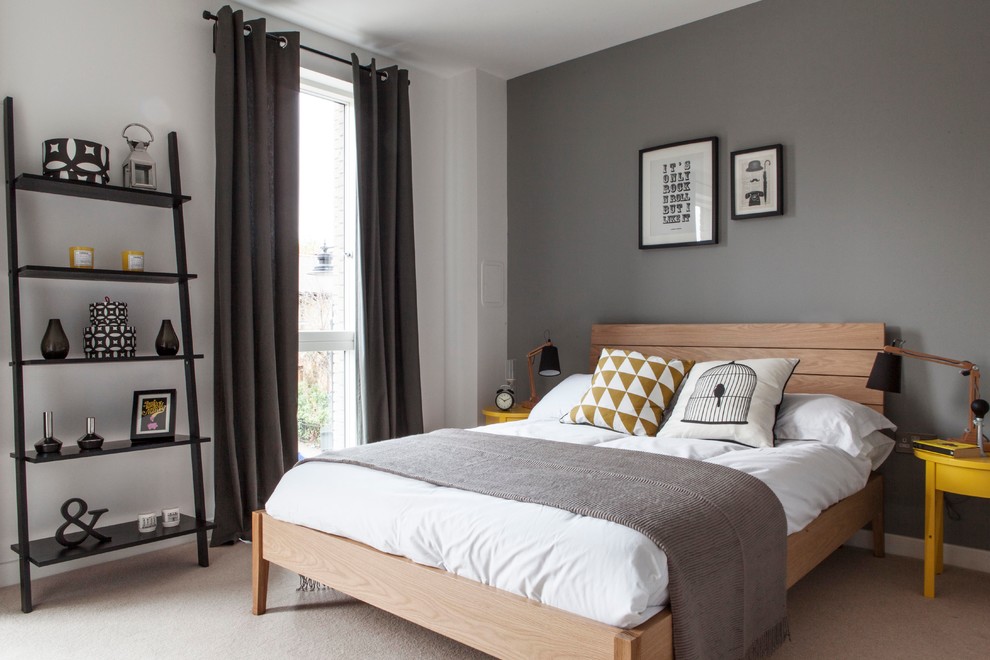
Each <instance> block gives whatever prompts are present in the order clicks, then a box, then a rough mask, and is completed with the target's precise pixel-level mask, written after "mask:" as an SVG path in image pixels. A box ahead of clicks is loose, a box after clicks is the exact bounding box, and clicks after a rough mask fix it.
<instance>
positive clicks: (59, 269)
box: [17, 266, 197, 284]
mask: <svg viewBox="0 0 990 660" xmlns="http://www.w3.org/2000/svg"><path fill="white" fill-rule="evenodd" d="M17 274H18V275H19V276H20V277H22V278H33V279H49V280H83V281H94V280H97V281H102V282H141V283H143V284H175V283H177V282H182V281H188V280H194V279H196V277H197V276H196V275H194V274H192V273H186V274H182V273H156V272H145V271H128V270H111V269H107V268H66V267H64V266H21V267H20V268H18V269H17Z"/></svg>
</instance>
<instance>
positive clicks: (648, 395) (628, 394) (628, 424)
mask: <svg viewBox="0 0 990 660" xmlns="http://www.w3.org/2000/svg"><path fill="white" fill-rule="evenodd" d="M692 364H694V363H693V362H691V361H690V360H664V359H663V358H659V357H655V356H650V357H647V356H645V355H643V354H642V353H639V352H637V351H626V350H621V349H614V348H605V349H603V350H602V355H601V357H600V358H599V360H598V365H597V366H596V367H595V373H594V375H593V376H592V378H591V387H590V388H588V391H587V392H585V393H584V396H582V397H581V401H580V403H578V405H576V406H575V407H574V408H572V409H571V411H570V412H569V413H567V414H566V415H564V416H563V417H562V418H561V420H560V421H561V422H564V423H568V424H590V425H592V426H599V427H602V428H607V429H611V430H613V431H619V432H620V433H628V434H629V435H656V434H657V430H658V429H659V428H660V421H661V420H662V419H663V413H664V411H665V410H666V409H667V406H669V405H670V401H671V399H673V398H674V392H676V391H677V388H678V386H679V385H680V384H681V382H682V381H683V380H684V375H685V374H686V373H687V372H688V371H689V370H690V369H691V365H692Z"/></svg>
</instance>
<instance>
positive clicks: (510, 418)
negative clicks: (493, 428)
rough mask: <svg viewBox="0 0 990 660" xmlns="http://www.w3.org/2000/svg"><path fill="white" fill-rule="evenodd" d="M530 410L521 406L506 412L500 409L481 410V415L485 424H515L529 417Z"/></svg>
mask: <svg viewBox="0 0 990 660" xmlns="http://www.w3.org/2000/svg"><path fill="white" fill-rule="evenodd" d="M529 413H530V409H529V408H523V407H522V406H513V407H512V408H509V409H508V410H502V409H500V408H482V409H481V414H482V415H484V416H485V424H501V423H502V422H515V421H518V420H520V419H527V418H528V417H529Z"/></svg>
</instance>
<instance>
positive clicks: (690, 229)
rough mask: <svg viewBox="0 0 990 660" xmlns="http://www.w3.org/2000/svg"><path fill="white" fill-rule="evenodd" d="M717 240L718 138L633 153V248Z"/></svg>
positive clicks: (695, 243) (675, 143)
mask: <svg viewBox="0 0 990 660" xmlns="http://www.w3.org/2000/svg"><path fill="white" fill-rule="evenodd" d="M715 243H718V138H717V137H707V138H701V139H699V140H687V141H684V142H674V143H671V144H664V145H661V146H659V147H650V148H649V149H641V150H640V152H639V249H641V250H645V249H650V248H664V247H681V246H685V245H712V244H715Z"/></svg>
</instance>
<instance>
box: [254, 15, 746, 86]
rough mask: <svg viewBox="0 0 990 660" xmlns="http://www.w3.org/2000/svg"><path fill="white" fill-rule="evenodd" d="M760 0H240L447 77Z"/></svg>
mask: <svg viewBox="0 0 990 660" xmlns="http://www.w3.org/2000/svg"><path fill="white" fill-rule="evenodd" d="M755 1H756V0H611V2H610V1H609V0H596V1H594V2H592V1H590V0H239V2H240V4H243V5H245V6H248V7H252V8H254V9H257V10H259V11H263V12H265V13H266V14H269V15H271V16H275V17H277V18H281V19H283V20H286V21H291V22H293V23H295V24H297V25H300V26H303V27H306V28H309V29H311V30H315V31H317V32H321V33H323V34H326V35H329V36H331V37H333V38H335V39H339V40H341V41H344V42H347V43H349V44H352V45H354V46H358V47H360V48H364V49H367V50H369V51H372V52H374V53H378V54H380V55H383V56H385V57H389V58H392V59H394V60H396V61H399V62H401V63H403V64H404V65H407V66H415V67H417V68H420V69H423V70H426V71H429V72H431V73H434V74H437V75H440V76H443V77H448V76H452V75H456V74H458V73H462V72H464V71H467V70H470V69H480V70H482V71H486V72H488V73H491V74H493V75H496V76H499V77H500V78H506V79H508V78H514V77H516V76H519V75H522V74H524V73H529V72H530V71H536V70H538V69H542V68H544V67H548V66H551V65H553V64H559V63H560V62H566V61H567V60H571V59H574V58H575V57H580V56H582V55H587V54H588V53H594V52H596V51H599V50H602V49H605V48H609V47H611V46H615V45H617V44H621V43H625V42H627V41H632V40H634V39H639V38H640V37H645V36H648V35H651V34H655V33H657V32H662V31H664V30H669V29H670V28H673V27H677V26H678V25H684V24H686V23H691V22H693V21H697V20H699V19H702V18H706V17H708V16H713V15H715V14H718V13H721V12H724V11H729V10H730V9H735V8H736V7H741V6H743V5H748V4H750V3H752V2H755ZM335 54H339V53H335ZM342 55H343V56H345V57H346V56H347V53H343V54H342Z"/></svg>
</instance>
